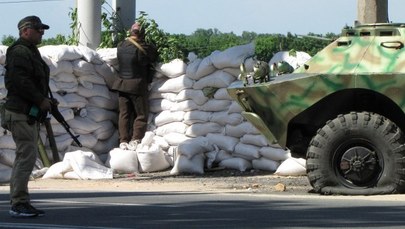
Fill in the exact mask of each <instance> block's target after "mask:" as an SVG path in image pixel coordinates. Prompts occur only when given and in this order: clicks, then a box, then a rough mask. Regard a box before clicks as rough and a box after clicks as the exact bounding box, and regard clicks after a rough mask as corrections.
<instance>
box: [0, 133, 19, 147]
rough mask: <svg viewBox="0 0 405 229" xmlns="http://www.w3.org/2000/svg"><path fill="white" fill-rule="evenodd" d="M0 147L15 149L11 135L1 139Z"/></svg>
mask: <svg viewBox="0 0 405 229" xmlns="http://www.w3.org/2000/svg"><path fill="white" fill-rule="evenodd" d="M0 146H1V148H2V149H15V148H16V145H15V142H14V140H13V137H12V136H11V135H4V136H1V137H0Z"/></svg>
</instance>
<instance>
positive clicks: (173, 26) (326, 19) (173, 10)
mask: <svg viewBox="0 0 405 229" xmlns="http://www.w3.org/2000/svg"><path fill="white" fill-rule="evenodd" d="M128 1H131V0H128ZM107 2H108V3H110V5H106V4H105V5H103V7H104V8H105V9H104V10H105V11H106V12H111V11H112V9H111V0H108V1H107ZM388 2H389V3H388V4H389V5H388V8H389V9H388V10H389V20H390V21H392V22H404V23H405V13H404V9H405V1H404V0H388ZM75 4H76V0H0V9H1V14H0V22H1V23H0V40H1V39H2V38H3V36H8V35H12V36H14V37H18V31H17V24H18V21H19V20H20V19H22V18H23V17H25V16H28V15H37V16H39V17H40V18H41V20H42V22H43V23H45V24H48V25H50V27H51V28H50V30H48V31H46V32H45V35H44V38H45V39H46V38H52V37H55V36H56V35H57V34H62V35H65V36H68V35H70V34H71V29H70V24H71V19H70V18H69V16H68V14H69V12H71V9H72V8H74V7H75ZM139 11H145V12H146V13H147V14H148V15H149V16H148V17H149V18H150V19H154V20H155V21H156V22H157V23H158V25H159V28H160V29H162V30H163V31H165V32H168V33H171V34H186V35H190V34H192V33H193V32H195V31H196V30H197V29H218V30H219V31H220V32H222V33H229V32H233V33H235V34H237V35H240V34H242V32H244V31H247V32H255V33H269V34H274V33H278V34H287V33H288V32H290V33H292V34H297V35H307V34H308V33H316V34H326V33H335V34H338V33H340V31H341V29H342V28H343V27H344V26H345V25H349V26H352V25H353V23H354V21H355V20H356V19H357V0H335V1H331V0H137V2H136V14H137V15H136V16H138V15H139Z"/></svg>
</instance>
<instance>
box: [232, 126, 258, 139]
mask: <svg viewBox="0 0 405 229" xmlns="http://www.w3.org/2000/svg"><path fill="white" fill-rule="evenodd" d="M245 134H260V132H259V131H258V130H257V129H256V128H255V127H254V126H253V125H252V124H251V123H250V122H242V123H241V124H238V125H236V126H232V125H226V126H225V135H228V136H232V137H235V138H240V137H242V136H243V135H245Z"/></svg>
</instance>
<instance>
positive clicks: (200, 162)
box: [170, 154, 204, 175]
mask: <svg viewBox="0 0 405 229" xmlns="http://www.w3.org/2000/svg"><path fill="white" fill-rule="evenodd" d="M181 173H191V174H204V155H203V154H196V155H194V156H193V157H192V158H187V157H186V156H184V155H179V156H178V157H177V158H176V161H175V162H174V166H173V168H172V169H171V170H170V174H171V175H178V174H181Z"/></svg>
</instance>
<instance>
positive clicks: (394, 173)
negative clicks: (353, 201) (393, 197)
mask: <svg viewBox="0 0 405 229" xmlns="http://www.w3.org/2000/svg"><path fill="white" fill-rule="evenodd" d="M307 175H308V179H309V182H310V184H311V185H312V187H313V188H314V191H315V192H318V193H322V194H341V195H377V194H390V193H403V192H404V191H405V145H404V136H403V133H402V131H401V130H400V129H399V128H398V127H397V126H396V125H395V124H394V123H393V122H391V121H390V120H388V119H387V118H385V117H383V116H381V115H378V114H374V113H369V112H351V113H350V114H345V115H339V116H338V117H337V118H335V119H333V120H332V121H328V122H327V123H326V125H325V126H324V127H322V128H321V129H319V130H318V132H317V134H316V135H315V137H314V138H313V139H312V140H311V142H310V145H309V148H308V151H307Z"/></svg>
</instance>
